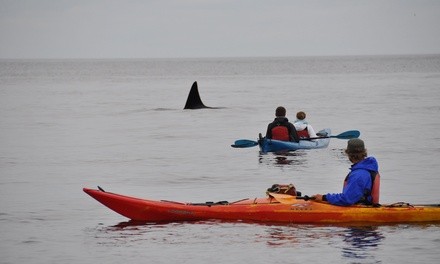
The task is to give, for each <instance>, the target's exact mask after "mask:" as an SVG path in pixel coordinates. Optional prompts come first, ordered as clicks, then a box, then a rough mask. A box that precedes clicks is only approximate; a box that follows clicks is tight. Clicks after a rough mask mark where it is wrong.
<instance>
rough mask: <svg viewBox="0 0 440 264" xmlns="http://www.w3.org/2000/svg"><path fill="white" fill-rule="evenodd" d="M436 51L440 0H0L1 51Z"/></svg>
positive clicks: (46, 54) (5, 54)
mask: <svg viewBox="0 0 440 264" xmlns="http://www.w3.org/2000/svg"><path fill="white" fill-rule="evenodd" d="M380 54H440V1H439V0H351V1H348V0H301V1H300V0H76V1H75V0H0V58H179V57H249V56H321V55H380Z"/></svg>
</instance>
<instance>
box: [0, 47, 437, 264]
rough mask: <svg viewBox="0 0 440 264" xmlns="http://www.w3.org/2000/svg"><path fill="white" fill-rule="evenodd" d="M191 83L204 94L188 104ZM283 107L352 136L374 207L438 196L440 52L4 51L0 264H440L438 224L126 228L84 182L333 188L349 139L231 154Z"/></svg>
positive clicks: (204, 196) (206, 189)
mask: <svg viewBox="0 0 440 264" xmlns="http://www.w3.org/2000/svg"><path fill="white" fill-rule="evenodd" d="M194 81H197V82H198V86H199V92H200V94H201V97H202V99H203V102H204V103H205V104H206V105H208V106H212V107H221V108H219V109H201V110H183V106H184V105H185V101H186V97H187V95H188V92H189V89H190V87H191V85H192V83H193V82H194ZM279 105H283V106H285V107H286V108H287V116H288V117H289V118H290V119H291V120H293V119H294V117H295V113H296V112H297V111H299V110H303V111H305V112H306V113H307V118H308V120H309V122H310V123H311V124H312V125H313V126H314V128H315V129H316V130H319V129H322V128H331V129H332V132H333V134H334V135H337V134H339V133H342V132H344V131H347V130H352V129H355V130H359V131H360V132H361V138H362V139H364V140H365V143H366V147H367V149H368V152H369V155H372V156H375V157H376V158H377V159H378V161H379V166H380V171H381V175H382V181H381V202H382V203H392V202H400V201H405V202H410V203H414V204H418V203H422V204H430V203H439V202H440V197H439V196H438V189H439V187H440V177H439V171H440V163H439V162H438V161H439V160H440V159H439V158H440V136H439V135H440V134H439V133H438V132H439V129H440V118H439V114H440V55H423V56H422V55H419V56H368V57H289V58H222V59H218V58H212V59H208V58H205V59H139V60H123V59H120V60H0V223H1V225H0V234H1V243H0V256H1V257H0V263H2V264H3V263H5V264H6V263H96V262H99V263H121V262H128V263H175V262H176V261H178V262H179V263H192V264H198V263H200V264H202V263H249V262H253V263H304V262H311V263H333V262H334V263H436V262H438V260H439V259H440V253H439V252H438V248H439V246H440V225H439V224H423V225H408V224H400V225H380V226H347V225H344V226H331V225H319V226H317V225H277V224H248V223H240V222H237V223H223V222H217V221H207V222H197V223H170V224H157V225H153V224H146V225H133V224H130V223H129V222H127V221H128V219H126V218H124V217H122V216H120V215H117V214H116V213H114V212H112V211H110V210H109V209H107V208H105V207H104V206H102V205H100V204H99V203H98V202H96V201H95V200H93V199H91V198H90V197H89V196H87V195H86V194H85V193H83V192H82V188H83V187H96V186H97V185H99V186H101V187H103V188H104V189H105V190H107V191H111V192H116V193H121V194H126V195H131V196H138V197H145V198H152V199H164V200H175V201H186V202H205V201H218V200H229V201H234V200H239V199H242V198H253V197H261V196H264V195H265V190H266V189H267V188H268V187H270V186H271V185H272V184H274V183H293V184H295V186H296V187H297V189H299V190H300V191H301V192H302V193H303V194H308V195H312V194H315V193H326V192H338V191H340V189H341V187H342V181H343V179H344V177H345V175H346V174H347V172H348V168H349V166H350V163H349V162H348V161H347V159H346V157H345V156H344V155H343V149H344V147H345V144H346V141H345V140H339V139H332V140H331V142H330V145H329V147H328V148H327V149H322V150H308V151H297V152H294V153H293V154H292V155H289V156H277V155H274V154H267V155H261V154H260V153H259V152H258V149H257V148H256V147H255V148H247V149H234V148H231V147H230V145H231V144H232V143H233V142H234V141H235V140H237V139H253V140H255V139H256V138H257V136H258V133H260V132H261V133H264V132H265V129H266V126H267V124H268V123H269V122H271V121H272V120H273V117H274V111H275V108H276V107H277V106H279Z"/></svg>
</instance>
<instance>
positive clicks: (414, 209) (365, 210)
mask: <svg viewBox="0 0 440 264" xmlns="http://www.w3.org/2000/svg"><path fill="white" fill-rule="evenodd" d="M83 190H84V192H86V193H87V194H88V195H90V196H91V197H93V198H94V199H96V200H97V201H99V202H100V203H102V204H103V205H105V206H107V207H108V208H110V209H111V210H113V211H115V212H116V213H118V214H120V215H123V216H125V217H127V218H129V219H131V220H135V221H145V222H177V221H200V220H226V221H250V222H280V223H316V224H319V223H327V224H328V223H333V224H335V223H422V222H440V205H438V204H432V205H410V204H407V203H396V204H392V205H384V206H379V207H373V206H365V205H355V206H349V207H344V206H334V205H330V204H328V203H320V202H315V201H312V200H308V201H306V200H304V199H298V198H296V197H294V196H290V195H286V196H285V198H283V199H279V198H276V199H275V198H273V197H265V198H254V199H243V200H239V201H236V202H232V203H229V202H226V201H222V202H218V203H211V202H208V203H183V202H174V201H157V200H147V199H140V198H136V197H130V196H125V195H120V194H115V193H111V192H105V191H103V190H94V189H88V188H84V189H83Z"/></svg>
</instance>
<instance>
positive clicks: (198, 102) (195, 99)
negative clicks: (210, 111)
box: [183, 82, 210, 109]
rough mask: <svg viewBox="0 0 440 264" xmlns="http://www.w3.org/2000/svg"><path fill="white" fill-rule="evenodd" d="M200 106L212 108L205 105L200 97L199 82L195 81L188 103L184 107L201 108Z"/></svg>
mask: <svg viewBox="0 0 440 264" xmlns="http://www.w3.org/2000/svg"><path fill="white" fill-rule="evenodd" d="M200 108H210V107H208V106H205V105H204V104H203V102H202V99H201V98H200V94H199V88H198V86H197V82H194V83H193V85H192V86H191V90H190V91H189V95H188V99H186V104H185V107H184V108H183V109H200Z"/></svg>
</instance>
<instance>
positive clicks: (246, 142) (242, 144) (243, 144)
mask: <svg viewBox="0 0 440 264" xmlns="http://www.w3.org/2000/svg"><path fill="white" fill-rule="evenodd" d="M256 145H258V142H257V141H253V140H250V139H239V140H236V141H235V142H234V144H232V145H231V147H233V148H251V147H255V146H256Z"/></svg>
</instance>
